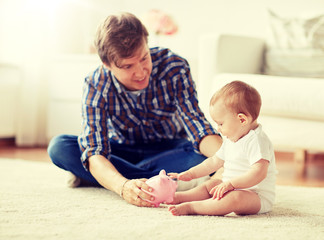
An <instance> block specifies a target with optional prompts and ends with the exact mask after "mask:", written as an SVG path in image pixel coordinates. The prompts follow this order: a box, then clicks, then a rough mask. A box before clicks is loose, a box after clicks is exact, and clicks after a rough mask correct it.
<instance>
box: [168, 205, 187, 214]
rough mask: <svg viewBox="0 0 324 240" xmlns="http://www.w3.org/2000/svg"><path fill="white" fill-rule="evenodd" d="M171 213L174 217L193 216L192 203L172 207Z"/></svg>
mask: <svg viewBox="0 0 324 240" xmlns="http://www.w3.org/2000/svg"><path fill="white" fill-rule="evenodd" d="M169 212H171V213H172V215H173V216H181V215H189V214H193V213H192V211H191V206H190V203H182V204H179V205H177V206H170V207H169Z"/></svg>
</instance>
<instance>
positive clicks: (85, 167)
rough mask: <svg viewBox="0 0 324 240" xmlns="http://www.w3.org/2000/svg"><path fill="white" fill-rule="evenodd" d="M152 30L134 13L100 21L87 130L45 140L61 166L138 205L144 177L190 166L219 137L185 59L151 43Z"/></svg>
mask: <svg viewBox="0 0 324 240" xmlns="http://www.w3.org/2000/svg"><path fill="white" fill-rule="evenodd" d="M147 37H148V33H147V30H146V29H145V27H144V25H143V24H142V23H141V22H140V21H139V20H138V19H137V18H136V17H135V16H134V15H132V14H129V13H123V14H121V15H116V16H115V15H112V16H109V17H108V18H107V19H106V20H105V21H104V22H103V24H102V25H101V26H100V27H99V28H98V31H97V35H96V48H97V51H98V54H99V56H100V58H101V60H102V63H103V65H102V66H100V67H99V68H97V69H96V70H95V71H94V72H93V73H92V74H90V75H89V76H88V77H87V78H86V79H85V83H84V89H83V100H82V118H83V130H82V133H81V134H80V136H79V137H77V136H71V135H60V136H57V137H55V138H54V139H52V141H51V143H50V145H49V147H48V152H49V155H50V157H51V159H52V161H53V163H54V164H55V165H57V166H58V167H60V168H62V169H65V170H67V171H70V172H72V173H73V174H74V175H75V176H76V177H77V179H82V180H85V181H88V182H92V183H99V184H100V185H102V186H103V187H105V188H106V189H109V190H111V191H114V192H116V193H118V194H120V196H121V197H123V198H124V199H125V200H126V201H127V202H129V203H131V204H134V205H137V206H151V204H150V203H148V202H147V201H146V200H150V199H152V196H151V195H150V194H148V193H145V192H144V191H142V189H143V190H146V191H149V192H150V191H152V189H150V188H149V186H148V185H147V184H145V180H146V179H147V178H149V177H152V176H154V175H156V174H158V173H159V171H160V170H161V169H165V170H166V171H167V172H171V171H172V172H182V171H184V170H187V169H189V168H190V167H192V166H195V165H197V164H199V163H201V162H202V161H203V160H204V159H205V158H206V157H205V156H207V157H209V156H212V155H213V154H214V153H215V152H216V151H217V149H218V148H219V147H220V145H221V142H222V141H221V138H220V136H219V135H218V133H217V132H216V131H215V130H214V129H213V127H212V126H211V125H210V124H209V123H208V121H207V120H206V119H205V117H204V115H203V113H202V112H201V110H200V109H199V107H198V101H197V94H196V90H195V87H194V83H193V81H192V79H191V74H190V68H189V65H188V63H187V61H186V60H184V59H183V58H181V57H179V56H177V55H175V54H174V53H172V52H171V51H170V50H168V49H162V48H152V49H149V47H148V44H147ZM199 151H200V153H201V154H200V153H199ZM80 158H81V161H80ZM76 185H77V184H76Z"/></svg>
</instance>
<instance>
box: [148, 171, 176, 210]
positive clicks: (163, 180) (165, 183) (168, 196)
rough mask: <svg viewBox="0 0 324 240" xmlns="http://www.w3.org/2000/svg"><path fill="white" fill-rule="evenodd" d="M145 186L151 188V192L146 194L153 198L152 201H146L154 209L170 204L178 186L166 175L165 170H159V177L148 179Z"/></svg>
mask: <svg viewBox="0 0 324 240" xmlns="http://www.w3.org/2000/svg"><path fill="white" fill-rule="evenodd" d="M146 184H147V185H149V186H150V187H152V188H153V191H152V192H150V193H149V192H147V193H149V194H151V195H152V196H154V200H153V201H148V200H147V201H148V202H150V203H152V204H154V205H155V207H158V206H160V203H164V202H165V203H171V202H172V201H173V197H174V193H175V191H176V189H177V186H178V184H177V182H176V181H174V180H172V179H171V178H170V177H169V176H167V175H166V172H165V170H161V171H160V173H159V175H156V176H154V177H151V178H149V179H148V180H147V181H146ZM143 191H144V190H143Z"/></svg>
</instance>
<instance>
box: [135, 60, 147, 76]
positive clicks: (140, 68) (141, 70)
mask: <svg viewBox="0 0 324 240" xmlns="http://www.w3.org/2000/svg"><path fill="white" fill-rule="evenodd" d="M144 75H145V71H144V66H142V64H140V63H139V64H137V66H136V69H135V76H136V77H139V78H142V77H144Z"/></svg>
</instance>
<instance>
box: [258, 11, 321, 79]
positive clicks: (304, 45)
mask: <svg viewBox="0 0 324 240" xmlns="http://www.w3.org/2000/svg"><path fill="white" fill-rule="evenodd" d="M269 20H270V23H271V25H270V33H271V35H270V36H271V37H270V38H269V39H268V41H267V50H266V54H265V68H264V72H265V74H268V75H278V76H296V77H319V78H323V77H324V15H320V16H315V17H312V18H284V17H280V16H278V15H277V14H276V13H274V12H273V11H271V10H269Z"/></svg>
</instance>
